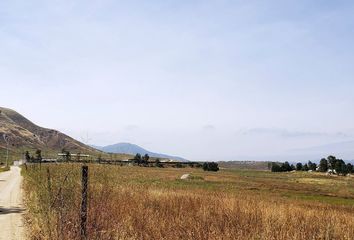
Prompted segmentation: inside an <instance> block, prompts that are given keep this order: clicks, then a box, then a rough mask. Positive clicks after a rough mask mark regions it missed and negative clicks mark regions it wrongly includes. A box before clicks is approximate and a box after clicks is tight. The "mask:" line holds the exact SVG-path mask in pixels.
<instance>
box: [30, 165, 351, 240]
mask: <svg viewBox="0 0 354 240" xmlns="http://www.w3.org/2000/svg"><path fill="white" fill-rule="evenodd" d="M185 173H190V174H191V177H190V179H188V180H181V179H180V177H181V176H182V175H183V174H185ZM80 174H81V165H79V164H70V163H67V164H57V165H54V164H53V165H44V164H43V165H42V167H40V166H39V165H31V166H29V167H28V170H25V169H24V170H23V175H24V179H25V181H24V183H25V185H24V187H25V192H26V207H27V208H28V209H29V213H28V214H27V216H26V219H27V224H28V229H29V234H30V236H31V238H32V239H79V238H80V215H79V213H80V203H81V198H80V197H81V178H80ZM88 206H89V207H88V208H89V209H88V225H87V231H88V236H89V238H90V239H354V179H353V178H352V177H335V176H332V177H330V176H325V175H323V174H320V173H308V172H294V173H271V172H267V171H257V170H221V171H219V172H212V173H211V172H204V171H202V170H200V169H193V168H162V169H159V168H144V167H132V166H123V167H121V166H107V165H94V164H90V165H89V205H88Z"/></svg>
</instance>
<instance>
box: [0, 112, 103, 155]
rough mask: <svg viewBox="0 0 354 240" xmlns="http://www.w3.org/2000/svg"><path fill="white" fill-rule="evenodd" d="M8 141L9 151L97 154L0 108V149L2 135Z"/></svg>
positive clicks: (68, 138)
mask: <svg viewBox="0 0 354 240" xmlns="http://www.w3.org/2000/svg"><path fill="white" fill-rule="evenodd" d="M4 134H6V136H7V137H8V139H9V146H10V149H14V150H15V149H18V148H29V149H50V150H53V151H61V150H62V149H66V150H69V151H72V152H97V150H95V149H93V148H91V147H89V146H87V145H85V144H83V143H80V142H79V141H76V140H75V139H73V138H71V137H69V136H67V135H65V134H63V133H61V132H59V131H56V130H52V129H47V128H42V127H39V126H37V125H36V124H34V123H32V122H31V121H29V120H28V119H27V118H25V117H23V116H22V115H21V114H19V113H17V112H15V111H13V110H11V109H7V108H2V107H0V148H5V146H6V142H5V140H4V138H3V135H4Z"/></svg>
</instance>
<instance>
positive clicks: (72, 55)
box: [0, 0, 354, 160]
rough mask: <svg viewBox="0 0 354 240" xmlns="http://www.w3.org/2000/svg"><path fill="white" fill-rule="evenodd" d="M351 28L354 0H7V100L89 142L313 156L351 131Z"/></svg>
mask: <svg viewBox="0 0 354 240" xmlns="http://www.w3.org/2000/svg"><path fill="white" fill-rule="evenodd" d="M353 25H354V2H353V1H308V0H296V1H295V0H289V1H275V0H271V1H252V0H251V1H225V0H218V1H210V0H205V1H183V0H182V1H157V0H153V1H106V0H101V1H65V0H64V1H39V0H31V1H29V0H26V1H25V0H16V1H12V0H11V1H10V0H5V1H1V2H0V53H1V54H0V90H1V93H0V106H4V107H9V108H13V109H15V110H16V111H18V112H19V113H21V114H23V115H25V116H26V117H27V118H29V119H30V120H32V121H33V122H35V123H37V124H38V125H41V126H45V127H49V128H55V129H58V130H61V131H63V132H64V133H67V134H69V135H71V136H73V137H75V138H76V139H78V140H82V141H84V142H86V143H89V144H95V145H107V144H113V143H117V142H131V143H135V144H138V145H141V146H142V147H144V148H147V149H149V150H151V151H155V152H163V153H168V154H171V155H179V156H182V157H185V158H187V159H192V160H244V159H250V160H293V159H299V160H307V158H308V157H309V155H308V154H307V153H306V151H302V150H301V149H307V148H310V147H314V146H320V145H324V144H329V143H336V142H348V141H352V140H354V127H353V123H354V111H353V109H354V94H353V93H354V80H353V76H354V68H353V62H354V61H353V60H354V45H353V42H354V35H353V31H352V29H353ZM295 149H300V150H295ZM338 154H341V152H339V153H338ZM313 157H314V158H320V157H322V156H317V155H313ZM339 157H343V158H351V156H349V154H347V155H346V154H344V153H343V154H342V156H339ZM352 158H354V156H353V157H352Z"/></svg>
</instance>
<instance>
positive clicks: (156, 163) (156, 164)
mask: <svg viewBox="0 0 354 240" xmlns="http://www.w3.org/2000/svg"><path fill="white" fill-rule="evenodd" d="M155 166H156V167H159V168H163V165H162V163H161V161H160V159H159V158H156V160H155Z"/></svg>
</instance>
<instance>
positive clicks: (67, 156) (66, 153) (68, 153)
mask: <svg viewBox="0 0 354 240" xmlns="http://www.w3.org/2000/svg"><path fill="white" fill-rule="evenodd" d="M65 160H66V161H70V160H71V154H70V152H69V151H66V152H65Z"/></svg>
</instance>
